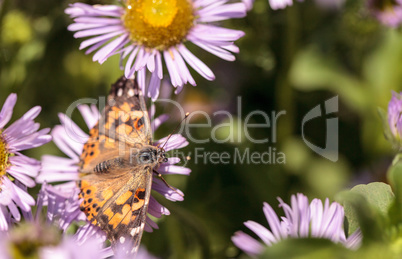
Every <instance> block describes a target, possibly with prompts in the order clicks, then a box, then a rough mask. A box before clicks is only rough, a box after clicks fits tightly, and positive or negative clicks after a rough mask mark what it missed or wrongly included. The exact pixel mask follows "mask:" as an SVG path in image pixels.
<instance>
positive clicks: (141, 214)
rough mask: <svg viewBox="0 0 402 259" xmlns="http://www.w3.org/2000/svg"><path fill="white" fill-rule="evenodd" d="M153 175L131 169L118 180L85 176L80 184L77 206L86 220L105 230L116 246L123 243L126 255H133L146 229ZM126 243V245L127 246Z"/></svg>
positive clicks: (148, 172)
mask: <svg viewBox="0 0 402 259" xmlns="http://www.w3.org/2000/svg"><path fill="white" fill-rule="evenodd" d="M151 184H152V172H151V171H150V170H147V169H145V168H144V169H143V170H141V169H139V170H133V171H132V172H127V174H123V175H122V176H121V177H119V178H113V177H111V176H106V175H104V174H103V176H102V177H101V179H99V177H96V175H95V174H90V175H86V176H84V177H83V178H82V180H81V181H80V184H79V186H80V188H81V192H80V194H79V197H80V198H82V199H83V202H82V203H81V205H80V209H81V211H83V212H84V213H85V214H86V216H87V218H88V220H90V221H91V223H92V224H94V225H97V226H99V227H100V228H101V229H102V230H104V231H105V233H106V235H107V238H108V239H109V240H110V241H111V242H112V246H113V247H116V246H118V245H119V244H123V245H124V246H123V247H124V248H129V249H130V250H128V251H126V253H128V254H133V253H136V252H137V250H138V247H139V244H140V240H141V237H142V233H143V230H144V227H145V221H146V213H147V209H148V202H149V196H150V194H151ZM127 242H128V243H127Z"/></svg>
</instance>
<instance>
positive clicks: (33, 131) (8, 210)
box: [0, 94, 51, 231]
mask: <svg viewBox="0 0 402 259" xmlns="http://www.w3.org/2000/svg"><path fill="white" fill-rule="evenodd" d="M16 102H17V95H16V94H10V95H9V96H8V97H7V99H6V101H5V103H4V105H3V107H2V109H1V111H0V231H6V230H8V228H9V225H10V224H11V223H13V222H15V221H20V220H21V213H20V210H21V211H22V212H29V211H30V210H31V206H32V205H34V204H35V201H34V199H33V198H32V197H31V196H30V195H29V194H28V193H27V190H26V188H27V187H30V188H32V187H34V186H35V181H34V180H33V179H32V177H35V176H37V174H38V172H39V169H40V162H39V161H37V160H35V159H32V158H29V157H27V156H25V155H23V154H21V153H20V152H21V151H23V150H27V149H30V148H35V147H38V146H41V145H43V144H45V143H47V142H49V141H50V140H51V136H50V135H48V134H47V133H48V132H49V129H42V130H39V123H35V121H34V119H35V118H36V117H37V116H38V115H39V113H40V111H41V108H40V107H39V106H36V107H33V108H32V109H30V110H29V111H28V112H27V113H25V114H24V115H23V116H22V117H21V118H20V119H18V120H16V121H15V122H14V123H12V124H11V125H10V126H8V127H7V128H5V126H6V124H7V123H8V122H9V121H10V119H11V116H12V114H13V109H14V105H15V103H16ZM38 130H39V131H38Z"/></svg>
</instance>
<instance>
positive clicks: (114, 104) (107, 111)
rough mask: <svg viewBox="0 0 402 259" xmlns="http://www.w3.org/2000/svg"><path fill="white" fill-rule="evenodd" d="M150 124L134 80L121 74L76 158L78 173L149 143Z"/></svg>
mask: <svg viewBox="0 0 402 259" xmlns="http://www.w3.org/2000/svg"><path fill="white" fill-rule="evenodd" d="M151 136H152V132H151V126H150V121H149V116H148V112H147V110H146V106H145V100H144V96H143V95H142V92H141V91H140V90H139V87H138V84H137V82H136V81H135V80H131V79H127V78H125V77H121V78H120V79H119V80H118V81H117V82H116V83H115V84H113V85H112V88H111V90H110V93H109V95H108V97H107V103H106V106H105V108H104V110H103V112H102V114H101V117H100V119H99V121H98V123H97V124H96V125H95V126H94V127H93V128H92V129H91V131H90V136H89V139H88V141H87V143H85V145H84V149H83V152H82V154H81V157H80V164H79V165H80V172H82V173H91V172H93V169H94V168H95V166H96V165H98V164H100V163H102V162H103V161H106V160H110V159H112V158H116V157H121V156H123V155H124V154H125V153H126V152H129V149H130V148H131V147H133V146H137V145H146V144H149V143H150V142H151Z"/></svg>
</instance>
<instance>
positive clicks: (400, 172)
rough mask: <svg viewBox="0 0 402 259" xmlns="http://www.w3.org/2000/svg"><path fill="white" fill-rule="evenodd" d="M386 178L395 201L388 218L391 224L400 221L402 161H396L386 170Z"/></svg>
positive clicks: (401, 210) (401, 219)
mask: <svg viewBox="0 0 402 259" xmlns="http://www.w3.org/2000/svg"><path fill="white" fill-rule="evenodd" d="M388 180H389V182H390V184H391V186H392V188H393V190H394V192H395V202H394V203H393V204H392V208H391V209H390V211H389V213H390V218H391V222H392V223H393V224H397V223H400V222H401V221H402V162H401V161H400V160H397V162H396V163H395V164H394V165H393V166H391V168H390V169H389V170H388Z"/></svg>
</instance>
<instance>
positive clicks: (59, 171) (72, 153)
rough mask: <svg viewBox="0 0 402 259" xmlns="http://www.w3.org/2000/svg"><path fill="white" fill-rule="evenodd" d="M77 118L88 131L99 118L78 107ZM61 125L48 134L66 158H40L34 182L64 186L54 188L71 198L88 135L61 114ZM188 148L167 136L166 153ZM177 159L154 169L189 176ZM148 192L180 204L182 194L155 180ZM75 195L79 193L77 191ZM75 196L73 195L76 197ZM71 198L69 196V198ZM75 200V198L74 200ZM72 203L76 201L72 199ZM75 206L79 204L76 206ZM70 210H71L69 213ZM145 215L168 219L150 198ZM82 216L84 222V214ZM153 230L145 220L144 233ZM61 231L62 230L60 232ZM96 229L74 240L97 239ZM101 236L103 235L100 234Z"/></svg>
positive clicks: (164, 117)
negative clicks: (81, 120)
mask: <svg viewBox="0 0 402 259" xmlns="http://www.w3.org/2000/svg"><path fill="white" fill-rule="evenodd" d="M78 109H79V111H80V112H81V115H82V116H83V118H84V120H85V122H86V124H87V126H88V128H89V129H91V128H92V127H93V126H94V125H95V124H96V122H97V120H98V118H99V116H100V114H99V111H98V109H97V108H96V106H94V105H92V106H87V105H80V106H78ZM154 112H155V109H154V108H151V111H150V117H151V118H152V117H153V116H154ZM59 118H60V121H61V125H57V126H56V127H54V129H53V130H52V133H51V134H52V136H53V141H54V143H55V144H56V145H57V146H58V147H59V148H60V150H62V151H63V152H64V153H65V154H66V155H67V156H68V158H64V157H57V156H49V155H47V156H44V157H43V158H42V169H41V172H40V174H39V176H38V177H37V178H36V179H37V181H38V182H40V183H43V182H48V183H54V182H65V181H67V183H63V184H61V185H57V186H56V187H59V188H60V190H64V192H65V193H68V194H69V195H71V194H72V193H77V191H78V190H77V189H78V188H77V187H76V185H75V181H77V180H78V179H79V174H78V166H77V164H78V162H79V157H80V155H81V152H82V150H83V146H84V143H85V142H86V141H87V139H88V137H89V136H88V135H86V134H85V133H84V131H83V130H81V129H80V128H79V127H78V126H77V125H76V124H75V123H74V122H73V121H72V120H71V119H70V118H69V117H67V116H66V115H65V114H60V115H59ZM167 119H168V116H167V115H161V116H159V117H157V118H155V119H153V120H152V123H151V127H152V129H153V130H154V131H155V130H156V129H157V128H158V127H159V126H160V125H161V124H162V123H163V122H165V121H166V120H167ZM165 141H166V138H163V139H160V140H159V141H156V142H154V145H155V146H156V145H158V144H159V143H164V142H165ZM187 145H188V142H187V140H186V139H185V138H184V137H182V136H181V135H180V134H174V135H173V136H171V138H170V139H169V141H168V142H167V143H166V145H165V146H164V149H165V150H166V151H170V150H174V149H179V148H183V147H185V146H187ZM179 162H180V159H179V158H178V157H170V158H168V161H167V162H165V163H162V164H161V165H160V167H159V168H158V169H157V172H158V173H160V174H162V175H163V174H182V175H189V174H190V172H191V170H190V169H188V168H185V167H181V166H177V165H175V164H177V163H179ZM152 189H153V190H155V191H157V192H159V193H160V194H162V195H163V196H164V197H165V198H166V199H169V200H171V201H181V200H183V196H182V192H181V191H180V190H172V189H170V188H169V187H167V186H166V184H165V183H163V182H162V181H161V180H160V179H159V178H156V179H155V178H154V179H153V183H152ZM78 192H79V191H78ZM76 196H77V195H76ZM70 197H71V196H70ZM77 197H78V196H77ZM74 199H76V198H74ZM78 205H79V204H78ZM72 208H73V206H72V207H71V209H72ZM148 214H149V215H152V216H154V217H157V218H160V217H161V216H162V215H163V214H164V215H169V214H170V212H169V210H168V209H166V208H165V207H163V206H162V205H160V204H159V203H158V202H157V201H156V200H155V199H154V198H153V197H152V196H151V197H150V201H149V206H148ZM80 215H83V216H84V218H85V215H84V214H80ZM153 228H158V226H157V225H156V224H155V222H153V221H152V220H151V219H150V218H149V217H147V224H146V225H145V230H146V231H148V232H152V229H153ZM63 229H64V228H63ZM98 230H99V228H98V227H95V226H93V225H92V224H88V225H85V226H84V227H82V228H81V229H80V230H79V231H78V232H77V234H78V239H79V240H82V239H85V238H86V237H88V236H92V235H98V233H99V231H98ZM102 233H103V232H102Z"/></svg>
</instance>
